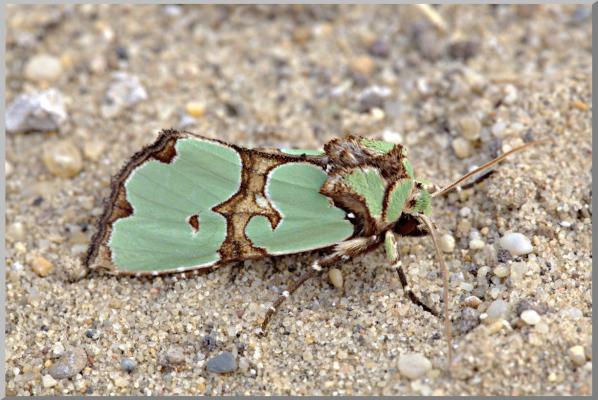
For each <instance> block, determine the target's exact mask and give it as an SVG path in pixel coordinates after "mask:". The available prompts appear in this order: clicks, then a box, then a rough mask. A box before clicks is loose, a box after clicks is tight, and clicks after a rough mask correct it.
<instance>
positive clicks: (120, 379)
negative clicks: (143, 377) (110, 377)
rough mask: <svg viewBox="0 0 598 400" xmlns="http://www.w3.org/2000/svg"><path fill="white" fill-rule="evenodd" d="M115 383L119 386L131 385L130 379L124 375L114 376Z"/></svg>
mask: <svg viewBox="0 0 598 400" xmlns="http://www.w3.org/2000/svg"><path fill="white" fill-rule="evenodd" d="M114 385H116V386H117V387H127V386H129V380H128V379H127V378H125V377H122V376H117V377H116V378H114Z"/></svg>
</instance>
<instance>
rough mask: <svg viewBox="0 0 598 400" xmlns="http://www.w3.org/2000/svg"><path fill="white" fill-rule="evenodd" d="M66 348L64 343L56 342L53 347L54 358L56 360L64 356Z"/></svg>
mask: <svg viewBox="0 0 598 400" xmlns="http://www.w3.org/2000/svg"><path fill="white" fill-rule="evenodd" d="M64 350H65V349H64V346H63V345H62V343H60V342H56V343H54V346H52V357H54V358H59V357H60V356H62V355H63V354H64Z"/></svg>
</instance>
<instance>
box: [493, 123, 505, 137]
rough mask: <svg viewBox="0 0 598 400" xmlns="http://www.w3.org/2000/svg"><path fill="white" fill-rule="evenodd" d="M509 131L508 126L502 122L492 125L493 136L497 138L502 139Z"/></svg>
mask: <svg viewBox="0 0 598 400" xmlns="http://www.w3.org/2000/svg"><path fill="white" fill-rule="evenodd" d="M506 129H507V124H505V123H504V122H502V121H498V122H496V123H495V124H494V125H492V129H491V130H492V134H493V135H494V136H496V137H501V136H502V134H503V132H504V131H505V130H506Z"/></svg>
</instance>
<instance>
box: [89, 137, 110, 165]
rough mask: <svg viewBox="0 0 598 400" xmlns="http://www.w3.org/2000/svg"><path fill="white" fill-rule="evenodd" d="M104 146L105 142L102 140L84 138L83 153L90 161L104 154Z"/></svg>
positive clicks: (96, 159)
mask: <svg viewBox="0 0 598 400" xmlns="http://www.w3.org/2000/svg"><path fill="white" fill-rule="evenodd" d="M105 148H106V142H104V141H101V140H97V139H91V140H86V141H85V143H84V144H83V154H85V157H87V158H88V159H90V160H91V161H98V160H99V159H100V157H101V156H102V154H104V149H105Z"/></svg>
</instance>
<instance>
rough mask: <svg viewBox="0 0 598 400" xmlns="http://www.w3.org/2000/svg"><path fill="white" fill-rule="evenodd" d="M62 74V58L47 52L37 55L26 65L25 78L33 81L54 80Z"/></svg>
mask: <svg viewBox="0 0 598 400" xmlns="http://www.w3.org/2000/svg"><path fill="white" fill-rule="evenodd" d="M61 74H62V65H61V64H60V60H59V59H58V58H56V57H52V56H50V55H47V54H38V55H35V56H33V57H32V58H30V59H29V61H27V64H26V65H25V78H27V79H29V80H30V81H33V82H53V81H55V80H56V79H58V78H59V77H60V75H61Z"/></svg>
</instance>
